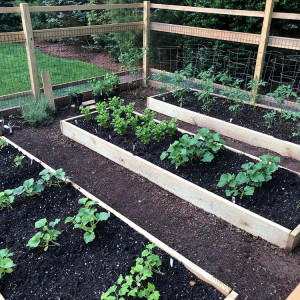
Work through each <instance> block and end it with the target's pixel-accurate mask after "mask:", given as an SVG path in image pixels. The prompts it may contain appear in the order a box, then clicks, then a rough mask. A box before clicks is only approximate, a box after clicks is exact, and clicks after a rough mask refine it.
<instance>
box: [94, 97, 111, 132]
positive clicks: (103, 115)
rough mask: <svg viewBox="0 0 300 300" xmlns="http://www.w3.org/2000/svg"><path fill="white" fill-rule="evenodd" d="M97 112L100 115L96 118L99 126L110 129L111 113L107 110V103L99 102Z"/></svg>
mask: <svg viewBox="0 0 300 300" xmlns="http://www.w3.org/2000/svg"><path fill="white" fill-rule="evenodd" d="M96 110H97V112H98V113H99V114H98V115H97V116H96V117H95V120H96V121H97V123H98V125H99V126H100V127H103V128H108V121H109V112H108V110H107V109H106V104H105V102H98V103H97V104H96Z"/></svg>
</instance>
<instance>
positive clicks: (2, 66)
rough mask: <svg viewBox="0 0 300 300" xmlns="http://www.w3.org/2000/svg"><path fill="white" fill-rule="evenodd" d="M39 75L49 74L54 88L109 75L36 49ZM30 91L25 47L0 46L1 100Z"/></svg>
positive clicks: (20, 45) (85, 64)
mask: <svg viewBox="0 0 300 300" xmlns="http://www.w3.org/2000/svg"><path fill="white" fill-rule="evenodd" d="M36 58H37V65H38V72H39V78H40V86H42V80H41V76H40V73H41V72H42V71H49V72H50V75H51V82H52V84H53V85H56V84H61V83H66V82H71V81H76V80H81V79H86V78H90V77H96V76H101V75H103V74H105V73H106V72H107V70H106V69H103V68H100V67H98V66H96V65H92V64H89V63H86V62H82V61H79V60H72V59H66V58H59V57H53V56H50V55H47V54H44V53H42V52H41V51H40V50H38V49H36ZM28 90H31V86H30V78H29V71H28V62H27V55H26V49H25V46H24V45H22V44H16V43H11V44H0V96H2V95H7V94H13V93H17V92H23V91H28Z"/></svg>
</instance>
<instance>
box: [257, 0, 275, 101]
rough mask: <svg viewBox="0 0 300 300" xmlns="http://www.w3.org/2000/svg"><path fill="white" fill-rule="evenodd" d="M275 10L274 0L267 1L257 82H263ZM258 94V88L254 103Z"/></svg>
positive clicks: (260, 43)
mask: <svg viewBox="0 0 300 300" xmlns="http://www.w3.org/2000/svg"><path fill="white" fill-rule="evenodd" d="M273 9H274V0H267V1H266V7H265V16H264V21H263V26H262V30H261V35H260V42H259V46H258V52H257V58H256V65H255V71H254V79H256V80H257V81H260V80H261V77H262V73H263V68H264V62H265V56H266V51H267V47H268V39H269V34H270V27H271V21H272V14H273ZM258 92H259V89H258V88H255V89H254V90H253V91H252V94H253V99H252V102H254V101H255V97H256V95H257V94H258Z"/></svg>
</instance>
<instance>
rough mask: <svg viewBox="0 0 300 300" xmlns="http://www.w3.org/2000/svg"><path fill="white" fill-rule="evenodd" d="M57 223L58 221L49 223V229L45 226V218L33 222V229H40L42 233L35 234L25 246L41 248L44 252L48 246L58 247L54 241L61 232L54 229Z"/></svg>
mask: <svg viewBox="0 0 300 300" xmlns="http://www.w3.org/2000/svg"><path fill="white" fill-rule="evenodd" d="M59 222H60V219H55V221H53V222H50V223H49V227H48V226H47V225H46V224H47V219H46V218H44V219H40V220H38V221H37V222H35V228H37V229H40V228H42V231H39V232H37V233H36V234H35V235H34V236H33V237H32V238H31V239H30V240H29V241H28V243H27V245H26V246H27V247H30V248H36V247H42V248H44V251H47V250H48V248H49V247H50V246H59V243H57V242H56V240H57V237H58V236H59V235H60V234H61V231H59V230H57V229H55V228H54V227H55V225H57V224H58V223H59Z"/></svg>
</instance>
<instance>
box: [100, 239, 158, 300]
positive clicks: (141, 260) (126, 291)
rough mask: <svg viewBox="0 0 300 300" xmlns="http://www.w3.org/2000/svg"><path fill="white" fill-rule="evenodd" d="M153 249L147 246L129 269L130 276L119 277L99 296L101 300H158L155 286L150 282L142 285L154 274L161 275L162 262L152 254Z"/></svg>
mask: <svg viewBox="0 0 300 300" xmlns="http://www.w3.org/2000/svg"><path fill="white" fill-rule="evenodd" d="M153 248H155V245H153V244H150V245H147V246H146V249H145V250H144V251H143V252H142V255H141V257H138V258H137V259H136V264H135V266H133V267H131V270H130V275H127V276H125V277H123V276H122V275H120V277H119V278H118V280H117V282H116V284H115V285H113V286H112V287H110V288H109V289H108V290H107V292H105V293H103V294H102V295H101V300H117V299H118V300H121V299H122V300H125V299H128V297H130V298H131V297H133V298H146V299H148V300H158V299H159V297H160V293H159V292H158V291H157V290H156V289H155V286H154V285H153V284H152V283H150V282H148V283H147V284H145V283H144V281H145V280H149V279H150V278H152V276H153V273H154V272H156V273H158V274H162V273H161V272H160V270H159V267H160V266H161V264H162V262H161V260H160V258H159V256H158V255H156V254H153Z"/></svg>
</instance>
